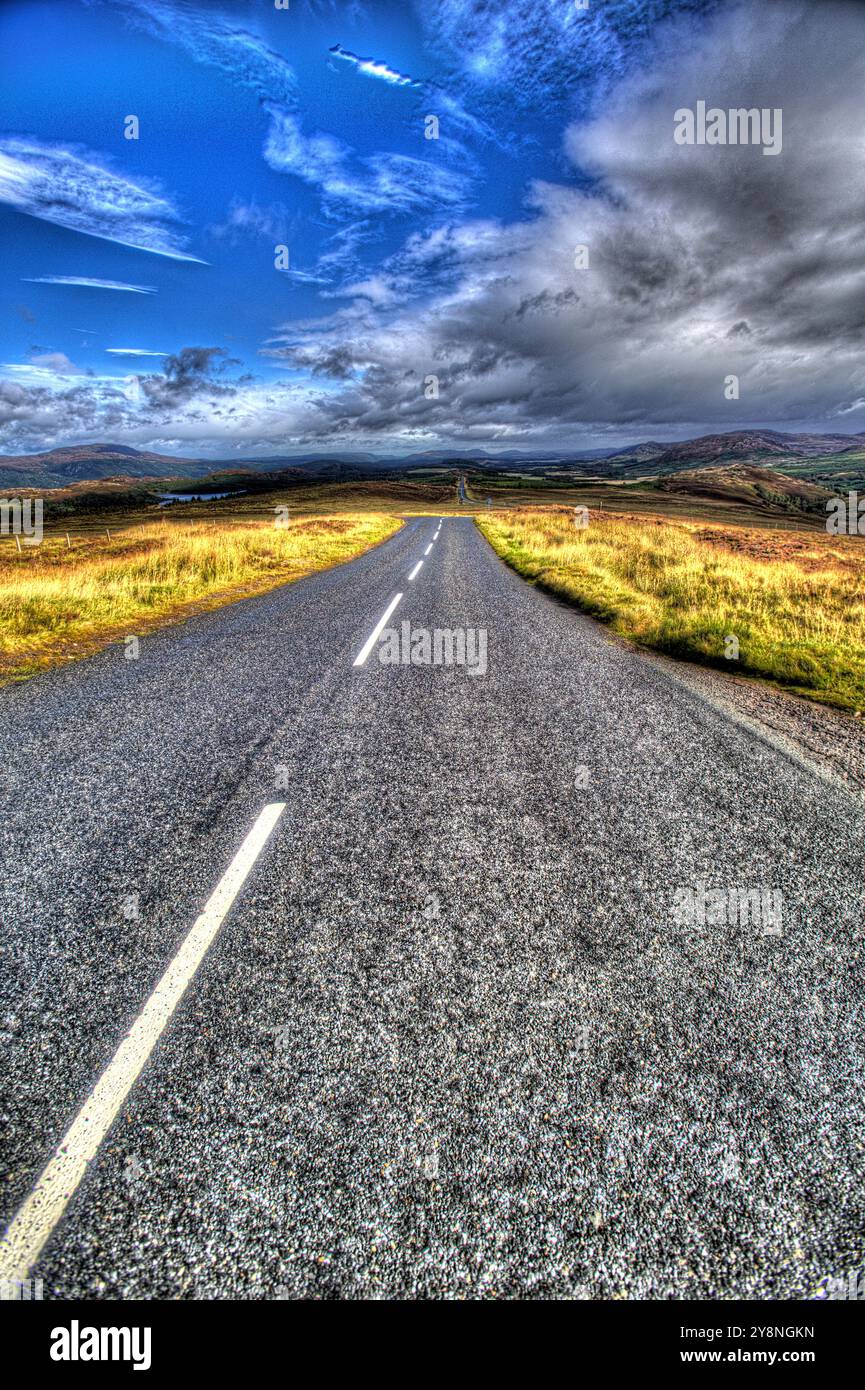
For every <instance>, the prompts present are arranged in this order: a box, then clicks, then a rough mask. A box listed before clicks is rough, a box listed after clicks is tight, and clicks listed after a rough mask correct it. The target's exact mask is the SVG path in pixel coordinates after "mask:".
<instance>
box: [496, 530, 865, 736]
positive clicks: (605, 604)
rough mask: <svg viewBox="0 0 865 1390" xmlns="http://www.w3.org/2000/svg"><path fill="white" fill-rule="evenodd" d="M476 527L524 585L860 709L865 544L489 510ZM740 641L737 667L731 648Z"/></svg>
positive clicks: (675, 646) (814, 535) (625, 629)
mask: <svg viewBox="0 0 865 1390" xmlns="http://www.w3.org/2000/svg"><path fill="white" fill-rule="evenodd" d="M477 525H478V526H479V528H480V530H481V531H482V533H483V534H484V535H485V536H486V538H487V540H488V541H489V542H490V544H491V545H492V546H493V548H494V550H495V551H496V552H497V553H498V554H499V555H500V556H501V557H502V559H503V560H505V561H506V562H507V563H508V564H509V565H511V566H512V567H513V568H514V569H515V570H517V572H518V573H519V574H521V575H523V576H524V578H526V579H528V580H530V581H532V582H534V583H537V584H540V585H542V586H543V587H544V588H545V589H547V590H549V591H550V592H551V593H554V594H556V595H558V596H560V597H561V598H565V599H569V600H570V601H571V602H573V603H575V604H576V605H577V606H578V607H579V608H581V609H582V610H583V611H584V612H586V613H590V614H591V615H592V616H593V617H595V618H599V619H600V620H601V621H602V622H605V623H608V624H609V625H610V626H611V627H612V628H613V630H614V631H615V632H617V633H619V634H620V635H621V636H623V637H628V638H631V639H632V640H634V641H636V642H639V643H640V644H641V645H643V646H646V647H652V648H655V649H656V650H658V651H662V652H666V653H668V654H669V655H671V656H676V657H680V658H683V659H685V660H688V661H699V662H703V663H704V664H708V665H712V666H718V667H721V668H723V669H725V670H727V671H734V672H736V671H737V672H740V673H745V674H747V675H750V676H758V677H761V678H762V679H764V680H769V681H772V682H774V683H775V684H777V685H779V686H782V687H785V688H786V689H788V690H792V691H795V692H796V693H797V694H799V695H804V696H807V697H808V698H810V699H815V700H821V701H823V702H825V703H827V704H832V705H837V706H840V707H842V708H844V709H850V710H855V711H862V710H863V709H865V544H863V543H862V542H861V541H860V540H858V539H857V538H852V537H851V538H848V537H835V536H828V535H826V534H825V533H823V532H816V531H815V532H809V533H803V532H790V531H786V530H784V531H781V530H775V529H770V528H765V529H755V528H747V529H746V528H744V527H729V526H709V525H705V524H702V523H700V522H693V523H681V522H669V521H665V520H662V519H659V518H655V519H649V518H647V517H644V516H640V517H633V516H632V517H623V516H615V517H614V516H604V515H601V516H599V515H597V514H595V513H593V514H592V516H591V520H590V524H589V525H588V527H586V528H584V529H578V528H577V527H576V526H575V524H574V513H573V511H571V510H570V509H565V508H543V509H541V508H539V509H532V510H520V511H519V512H516V511H507V512H498V513H491V514H490V515H489V516H482V517H478V518H477ZM730 637H734V638H735V639H736V640H737V641H738V650H739V655H738V660H731V659H728V658H727V657H726V656H725V652H726V651H727V650H730V649H731V644H730V643H729V642H728V639H729V638H730Z"/></svg>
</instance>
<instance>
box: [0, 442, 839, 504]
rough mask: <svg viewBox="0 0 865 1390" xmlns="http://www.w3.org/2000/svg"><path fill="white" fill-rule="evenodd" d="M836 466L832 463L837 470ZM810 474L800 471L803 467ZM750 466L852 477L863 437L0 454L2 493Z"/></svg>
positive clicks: (617, 474) (95, 447) (623, 476)
mask: <svg viewBox="0 0 865 1390" xmlns="http://www.w3.org/2000/svg"><path fill="white" fill-rule="evenodd" d="M830 459H831V464H830V462H829V461H830ZM803 460H808V461H809V465H810V466H809V468H805V469H803V468H802V466H801V465H802V461H803ZM732 463H751V464H755V465H758V466H762V467H768V468H778V469H782V468H783V467H784V466H785V465H794V466H796V467H795V471H796V472H797V473H802V472H809V471H812V472H813V473H814V474H815V475H817V474H819V476H820V480H821V481H823V482H825V481H826V476H827V473H829V474H831V473H833V472H837V473H838V474H839V475H844V474H845V467H846V466H847V465H849V467H850V468H852V470H853V472H854V473H856V472H859V471H861V469H862V467H863V466H865V434H854V435H849V434H813V433H801V434H784V433H781V432H779V431H777V430H767V429H751V430H734V431H729V432H724V433H718V434H705V435H700V436H699V437H697V438H694V439H685V440H681V441H680V442H678V443H673V444H669V443H668V444H662V443H658V442H657V441H655V440H646V441H641V442H639V443H636V444H632V445H629V446H628V447H626V448H618V449H606V450H604V449H601V450H583V451H576V452H565V451H562V452H558V453H555V452H550V451H546V450H545V451H543V452H531V451H528V450H525V451H523V450H516V449H510V450H505V451H502V452H500V453H496V452H493V451H491V450H488V449H478V450H474V451H471V452H467V451H456V452H455V451H453V450H439V449H428V450H424V451H423V452H421V453H416V454H411V455H407V456H405V457H401V458H389V457H385V456H381V455H376V454H372V453H363V452H351V451H350V452H346V453H341V454H327V455H325V454H320V453H319V454H293V455H282V456H280V457H270V458H266V459H232V460H214V459H189V458H178V457H174V456H172V455H168V454H157V453H152V452H150V451H148V450H142V449H133V448H130V447H129V446H126V445H120V444H80V445H74V446H71V447H66V448H59V449H51V450H49V451H48V452H46V453H41V454H17V455H6V456H3V455H0V490H2V491H9V490H10V489H12V490H14V489H15V488H34V487H36V488H60V487H68V486H69V485H70V484H71V483H80V482H84V481H94V482H95V481H98V480H100V479H105V478H115V477H122V478H126V479H137V480H147V479H154V480H156V479H165V478H201V477H206V476H208V475H210V474H213V473H226V472H235V471H237V472H240V471H242V472H246V473H249V472H253V473H272V472H277V471H284V470H286V469H291V470H300V471H301V472H302V473H307V474H309V475H310V476H313V477H316V478H322V477H325V478H328V477H329V478H340V477H352V478H356V477H360V476H364V475H366V476H370V475H373V476H375V475H380V474H381V473H383V472H397V473H406V472H412V471H416V470H426V469H431V468H438V467H444V468H447V467H460V468H464V467H467V466H468V467H472V468H475V469H477V470H479V471H481V472H502V471H505V472H507V471H512V470H514V469H518V470H519V471H520V472H528V473H536V474H540V475H544V474H546V473H555V474H556V475H561V474H562V473H572V474H574V475H576V476H586V475H590V476H593V477H609V478H615V479H620V480H627V479H628V478H636V477H650V476H651V477H659V476H663V475H666V474H671V473H677V472H679V471H685V470H691V469H695V468H706V467H719V466H723V465H725V464H732Z"/></svg>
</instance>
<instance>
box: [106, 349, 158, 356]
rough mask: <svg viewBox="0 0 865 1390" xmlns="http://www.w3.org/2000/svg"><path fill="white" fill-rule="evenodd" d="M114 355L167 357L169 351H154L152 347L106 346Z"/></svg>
mask: <svg viewBox="0 0 865 1390" xmlns="http://www.w3.org/2000/svg"><path fill="white" fill-rule="evenodd" d="M105 351H106V352H109V353H111V355H112V356H113V357H167V356H168V353H167V352H154V351H153V349H152V348H125V347H124V348H106V349H105Z"/></svg>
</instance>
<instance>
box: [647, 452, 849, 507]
mask: <svg viewBox="0 0 865 1390" xmlns="http://www.w3.org/2000/svg"><path fill="white" fill-rule="evenodd" d="M655 486H656V487H657V489H658V491H659V492H666V493H677V494H680V495H681V494H686V495H687V496H689V497H695V498H696V497H702V498H711V499H712V500H713V501H720V502H730V503H731V504H732V503H735V504H738V505H741V504H742V503H745V504H747V505H748V506H753V507H759V508H760V509H762V510H766V511H769V512H774V513H778V512H785V513H791V512H799V513H802V512H804V513H819V514H822V515H825V514H826V503H827V502H828V501H829V499H830V498H831V497H832V496H833V494H832V493H831V492H830V491H828V489H827V488H825V487H820V486H818V485H817V484H815V483H810V482H807V481H805V480H804V479H801V478H788V477H787V475H786V474H784V473H781V472H779V471H777V470H776V469H773V468H758V467H756V466H755V465H753V464H748V463H735V464H731V465H728V466H727V467H723V468H697V469H690V470H687V471H683V472H680V473H675V474H672V475H671V476H669V477H666V478H659V479H658V481H657V482H656V484H655Z"/></svg>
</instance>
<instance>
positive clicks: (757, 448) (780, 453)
mask: <svg viewBox="0 0 865 1390" xmlns="http://www.w3.org/2000/svg"><path fill="white" fill-rule="evenodd" d="M863 443H865V436H863V435H849V434H781V433H779V432H778V431H776V430H759V429H758V430H734V431H732V432H731V433H727V434H704V435H700V436H699V438H697V439H685V440H682V442H681V443H679V444H669V445H667V446H666V448H665V449H664V451H663V453H661V454H659V455H658V457H657V458H656V459H655V460H654V466H655V467H656V468H657V469H658V470H659V471H660V472H665V471H666V470H668V469H670V468H681V467H687V466H688V465H693V464H695V463H700V464H702V463H715V462H721V461H722V460H726V459H730V460H737V459H741V460H743V461H744V460H746V459H753V460H755V461H762V460H765V459H771V458H789V457H793V458H806V457H815V456H819V455H821V454H835V453H838V452H839V451H841V450H842V449H844V450H846V449H857V448H858V449H861V448H862V446H863Z"/></svg>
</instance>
